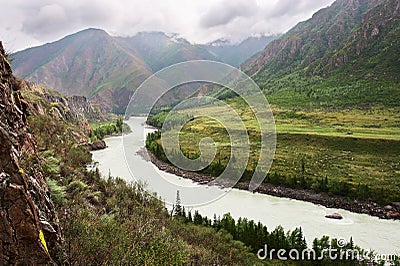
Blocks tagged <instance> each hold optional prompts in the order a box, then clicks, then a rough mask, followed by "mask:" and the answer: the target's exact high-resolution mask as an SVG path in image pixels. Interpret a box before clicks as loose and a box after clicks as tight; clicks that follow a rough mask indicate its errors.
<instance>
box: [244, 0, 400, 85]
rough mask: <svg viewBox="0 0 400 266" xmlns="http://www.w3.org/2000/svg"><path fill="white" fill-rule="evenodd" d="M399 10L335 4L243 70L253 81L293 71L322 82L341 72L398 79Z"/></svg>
mask: <svg viewBox="0 0 400 266" xmlns="http://www.w3.org/2000/svg"><path fill="white" fill-rule="evenodd" d="M399 8H400V2H399V0H337V1H335V2H334V3H333V4H332V5H331V6H330V7H327V8H325V9H322V10H320V11H318V12H317V13H315V14H314V15H313V17H312V18H311V19H309V20H307V21H305V22H301V23H299V24H298V25H297V26H296V27H294V28H293V29H291V30H290V31H289V32H288V33H287V34H285V35H283V36H282V37H281V38H279V39H278V40H276V41H273V42H272V43H270V44H269V45H268V46H267V47H266V48H265V49H264V51H263V52H262V53H261V54H260V56H258V57H254V58H252V59H250V60H249V61H247V62H246V63H245V64H244V65H243V69H245V70H246V73H248V74H249V75H255V79H256V81H257V80H260V79H262V78H271V77H276V76H283V75H286V74H291V73H293V72H296V71H301V72H302V73H305V74H307V75H319V76H323V77H327V76H330V75H332V74H334V73H335V72H338V71H342V72H348V70H349V69H345V68H344V67H345V66H348V67H349V68H351V73H348V74H357V73H360V72H370V75H374V76H382V75H383V76H385V78H389V79H397V78H398V74H397V73H398V70H399V67H398V66H399V64H398V59H399V56H398V54H399V48H398V47H399V45H398V44H399V43H398V42H399V40H398V34H399V32H400V17H399ZM396 36H397V37H396ZM260 77H262V78H260Z"/></svg>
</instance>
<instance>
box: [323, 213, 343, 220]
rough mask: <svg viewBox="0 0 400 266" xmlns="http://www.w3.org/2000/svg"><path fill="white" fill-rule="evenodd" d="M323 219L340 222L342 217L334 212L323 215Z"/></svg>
mask: <svg viewBox="0 0 400 266" xmlns="http://www.w3.org/2000/svg"><path fill="white" fill-rule="evenodd" d="M325 218H328V219H335V220H342V219H343V216H342V215H341V214H340V213H337V212H335V213H332V214H328V215H325Z"/></svg>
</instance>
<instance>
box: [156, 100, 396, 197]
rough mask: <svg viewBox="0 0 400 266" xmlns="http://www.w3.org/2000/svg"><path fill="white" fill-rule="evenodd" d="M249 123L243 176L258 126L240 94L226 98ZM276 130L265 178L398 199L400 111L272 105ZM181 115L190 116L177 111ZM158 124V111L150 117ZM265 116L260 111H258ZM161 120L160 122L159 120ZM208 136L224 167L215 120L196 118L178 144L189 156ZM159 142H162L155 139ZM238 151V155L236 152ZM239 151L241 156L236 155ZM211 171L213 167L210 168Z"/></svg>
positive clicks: (256, 144) (224, 142) (224, 141)
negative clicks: (238, 96) (322, 108)
mask: <svg viewBox="0 0 400 266" xmlns="http://www.w3.org/2000/svg"><path fill="white" fill-rule="evenodd" d="M227 103H228V104H229V105H230V106H231V107H233V108H234V109H235V110H236V111H237V112H238V114H239V115H240V117H241V118H242V120H243V121H244V124H245V126H246V128H247V131H248V135H249V140H250V147H251V155H250V158H249V162H248V165H247V169H246V170H248V173H247V177H246V176H243V180H244V181H245V179H246V178H249V177H251V175H250V173H251V172H252V171H253V170H254V169H255V167H256V165H257V161H258V156H259V149H260V130H259V127H258V125H257V122H256V120H255V119H254V115H253V114H252V112H251V110H250V109H249V108H248V107H247V106H246V105H245V104H244V102H243V101H242V100H239V99H238V98H233V99H228V100H227ZM271 107H272V110H273V113H274V119H275V123H276V132H277V148H276V154H275V157H274V161H273V164H272V167H271V169H270V174H269V175H268V177H267V178H266V180H265V182H269V183H273V184H277V185H284V186H289V187H295V188H297V187H298V188H306V189H314V190H316V191H317V192H321V191H324V192H328V193H330V194H335V195H342V196H346V197H349V198H352V199H353V198H354V199H364V200H367V199H372V200H374V201H377V202H379V203H381V204H387V203H390V202H392V201H400V111H399V110H396V109H394V108H393V109H388V108H369V109H349V110H346V109H341V110H337V111H335V110H330V111H321V110H318V109H312V110H309V109H304V108H298V109H297V110H295V109H293V108H291V109H289V108H282V107H277V106H274V105H272V106H271ZM179 112H180V113H181V114H180V115H189V116H190V115H191V112H192V111H191V110H190V109H187V110H181V111H179ZM201 112H202V113H204V114H207V115H209V116H213V117H218V118H219V119H220V118H223V116H227V114H226V113H221V112H220V110H219V109H218V107H213V106H210V107H204V110H202V111H201ZM157 117H158V118H159V120H161V121H158V123H159V124H161V123H162V120H163V119H165V114H163V113H161V114H158V115H156V116H154V117H153V121H157ZM260 117H261V119H263V115H262V114H261V115H260ZM160 122H161V123H160ZM209 136H212V138H213V139H214V141H215V142H216V144H217V156H216V158H215V160H214V163H218V164H222V165H223V166H225V165H226V164H227V162H228V160H229V158H230V140H229V137H228V134H227V131H226V130H225V129H224V126H223V125H222V124H221V123H219V122H218V121H217V120H215V119H210V118H207V117H199V118H196V119H193V120H191V121H190V122H188V123H187V124H186V125H185V126H184V128H183V130H182V131H181V132H180V146H181V149H182V151H183V152H184V154H186V155H187V156H189V157H191V158H196V157H198V156H199V154H200V151H199V149H198V143H199V141H200V139H202V138H204V137H209ZM158 143H159V144H160V141H158ZM235 156H237V155H235ZM239 156H240V155H239ZM211 173H212V171H211Z"/></svg>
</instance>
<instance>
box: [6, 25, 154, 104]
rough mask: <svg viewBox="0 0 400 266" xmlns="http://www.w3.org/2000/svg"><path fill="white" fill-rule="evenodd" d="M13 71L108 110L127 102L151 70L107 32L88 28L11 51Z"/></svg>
mask: <svg viewBox="0 0 400 266" xmlns="http://www.w3.org/2000/svg"><path fill="white" fill-rule="evenodd" d="M13 58H14V61H13V67H14V71H15V74H16V75H17V76H20V77H22V78H24V79H27V80H29V81H35V82H39V83H43V84H46V85H48V86H50V87H53V88H58V90H59V91H60V92H61V93H63V94H66V95H83V96H87V97H90V98H91V100H92V101H93V102H95V103H98V104H100V105H102V106H103V107H105V108H106V109H107V110H115V109H118V108H120V107H121V106H124V105H127V103H128V101H129V98H130V97H131V96H132V94H133V90H134V88H136V87H138V86H139V85H140V84H141V82H143V81H144V80H145V79H146V78H147V77H148V76H150V75H151V74H152V72H151V70H150V69H149V67H148V66H147V65H146V63H145V62H144V61H143V60H142V59H141V58H140V57H139V56H137V55H135V54H134V53H132V52H131V51H127V50H125V49H122V48H121V46H120V45H119V44H118V42H116V41H115V40H114V39H113V38H112V37H111V36H109V35H108V34H107V33H106V32H104V31H102V30H97V29H88V30H85V31H82V32H79V33H76V34H73V35H70V36H67V37H65V38H63V39H61V40H59V41H57V42H54V43H50V44H46V45H44V46H40V47H35V48H31V49H28V50H25V51H22V52H18V53H15V54H14V55H13Z"/></svg>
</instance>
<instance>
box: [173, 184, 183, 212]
mask: <svg viewBox="0 0 400 266" xmlns="http://www.w3.org/2000/svg"><path fill="white" fill-rule="evenodd" d="M174 216H182V205H181V197H180V196H179V190H177V191H176V201H175V211H174Z"/></svg>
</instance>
